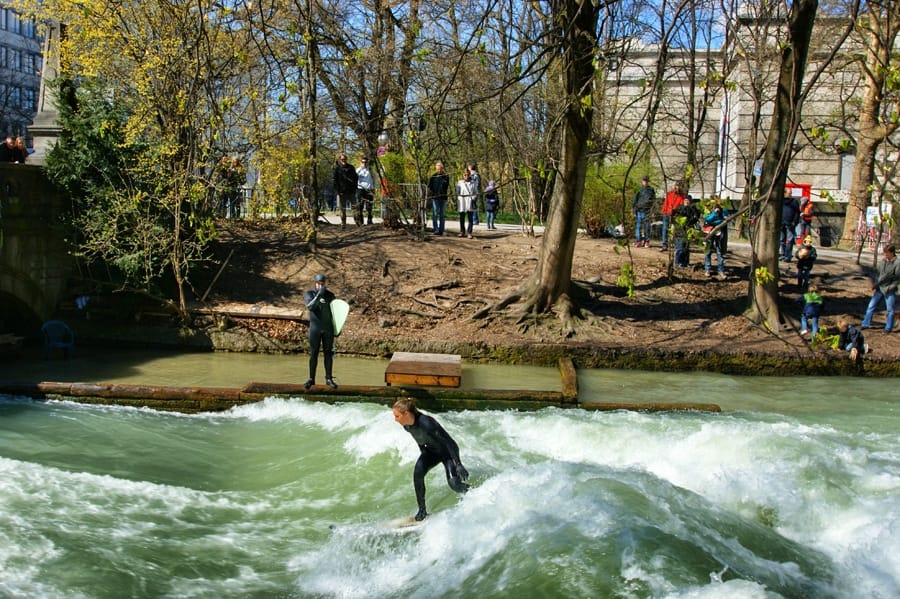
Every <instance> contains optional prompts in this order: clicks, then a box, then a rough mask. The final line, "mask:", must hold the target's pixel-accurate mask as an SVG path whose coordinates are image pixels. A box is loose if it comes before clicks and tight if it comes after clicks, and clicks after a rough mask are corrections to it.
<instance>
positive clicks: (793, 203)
mask: <svg viewBox="0 0 900 599" xmlns="http://www.w3.org/2000/svg"><path fill="white" fill-rule="evenodd" d="M799 220H800V204H799V203H797V198H795V197H793V196H791V193H790V190H787V189H786V190H785V191H784V199H783V200H782V201H781V240H780V245H781V258H780V259H781V260H782V261H783V262H790V261H791V258H793V256H794V231H795V230H796V229H797V222H799Z"/></svg>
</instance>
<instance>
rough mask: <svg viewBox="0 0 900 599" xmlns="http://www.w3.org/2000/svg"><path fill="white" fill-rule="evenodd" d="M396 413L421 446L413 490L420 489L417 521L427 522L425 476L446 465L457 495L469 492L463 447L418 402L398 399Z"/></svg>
mask: <svg viewBox="0 0 900 599" xmlns="http://www.w3.org/2000/svg"><path fill="white" fill-rule="evenodd" d="M391 409H392V410H393V412H394V420H396V421H397V423H398V424H400V425H402V426H403V428H404V429H405V430H406V432H408V433H409V434H410V435H412V437H413V439H415V440H416V443H418V444H419V450H421V452H422V453H421V454H419V459H418V461H416V467H415V469H414V470H413V487H414V488H415V490H416V502H417V503H418V505H419V511H418V512H417V513H416V516H415V518H416V520H424V519H425V518H426V516H428V512H427V511H426V510H425V475H426V474H428V471H429V470H431V469H432V468H434V467H435V466H437V465H438V464H444V473H445V474H446V475H447V484H448V485H450V488H451V489H453V490H454V491H456V492H457V493H465V492H466V491H468V490H469V485H467V484H466V479H468V478H469V472H468V471H467V470H466V469H465V467H464V466H463V465H462V462H461V461H460V459H459V446H458V445H457V444H456V441H454V440H453V438H452V437H451V436H450V435H449V434H447V431H445V430H444V428H443V427H442V426H441V425H440V424H438V421H437V420H435V419H434V418H432V417H431V416H429V415H428V414H423V413H422V412H420V411H419V410H418V409H417V408H416V402H415V400H413V399H412V398H406V399H398V400H397V401H395V402H394V405H393V407H392V408H391Z"/></svg>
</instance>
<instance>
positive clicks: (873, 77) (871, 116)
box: [841, 7, 900, 240]
mask: <svg viewBox="0 0 900 599" xmlns="http://www.w3.org/2000/svg"><path fill="white" fill-rule="evenodd" d="M891 12H892V13H898V12H900V11H898V9H897V8H893V9H891ZM875 13H876V8H874V7H871V10H870V18H869V20H868V23H869V26H870V30H869V33H868V36H867V37H868V44H867V48H866V63H865V68H864V69H862V72H863V74H864V75H865V77H866V80H867V81H866V93H865V96H863V99H862V104H861V105H860V107H859V132H858V133H857V138H856V163H855V164H854V166H853V180H852V183H851V186H850V201H849V202H848V204H847V214H846V217H845V219H844V232H843V234H842V235H841V238H842V239H843V240H852V239H853V238H854V235H855V233H856V226H857V224H858V223H859V218H860V216H861V215H862V216H863V217H864V215H865V212H866V208H867V207H868V206H869V204H870V201H871V200H870V198H871V188H872V183H873V181H874V180H875V155H876V153H877V152H878V148H879V147H880V146H881V144H882V143H883V142H884V140H885V139H887V137H888V136H889V135H891V134H892V133H893V132H894V130H895V129H896V128H897V124H896V123H889V124H883V123H882V122H881V104H882V101H883V100H884V97H885V89H884V88H885V76H886V75H887V73H888V71H889V69H888V68H886V67H887V65H890V64H891V48H892V47H893V44H894V40H895V39H896V37H897V31H896V28H895V25H894V19H896V18H897V17H898V16H900V15H898V14H894V15H886V14H884V11H882V14H877V15H876V14H875Z"/></svg>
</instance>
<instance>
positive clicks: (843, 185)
mask: <svg viewBox="0 0 900 599" xmlns="http://www.w3.org/2000/svg"><path fill="white" fill-rule="evenodd" d="M838 157H839V159H840V161H841V162H840V167H839V168H840V173H838V189H840V190H842V191H850V188H851V187H852V185H853V167H854V165H855V164H856V155H855V154H838Z"/></svg>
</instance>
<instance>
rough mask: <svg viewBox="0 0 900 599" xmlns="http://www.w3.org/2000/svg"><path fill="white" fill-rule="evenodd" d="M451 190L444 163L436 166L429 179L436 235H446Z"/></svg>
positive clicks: (432, 228) (432, 227)
mask: <svg viewBox="0 0 900 599" xmlns="http://www.w3.org/2000/svg"><path fill="white" fill-rule="evenodd" d="M449 190H450V176H449V175H448V174H447V173H445V172H444V163H443V162H438V163H437V164H435V165H434V174H433V175H431V177H430V178H429V179H428V197H429V198H431V231H432V232H433V233H434V234H435V235H443V234H444V225H445V224H446V210H447V192H448V191H449Z"/></svg>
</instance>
